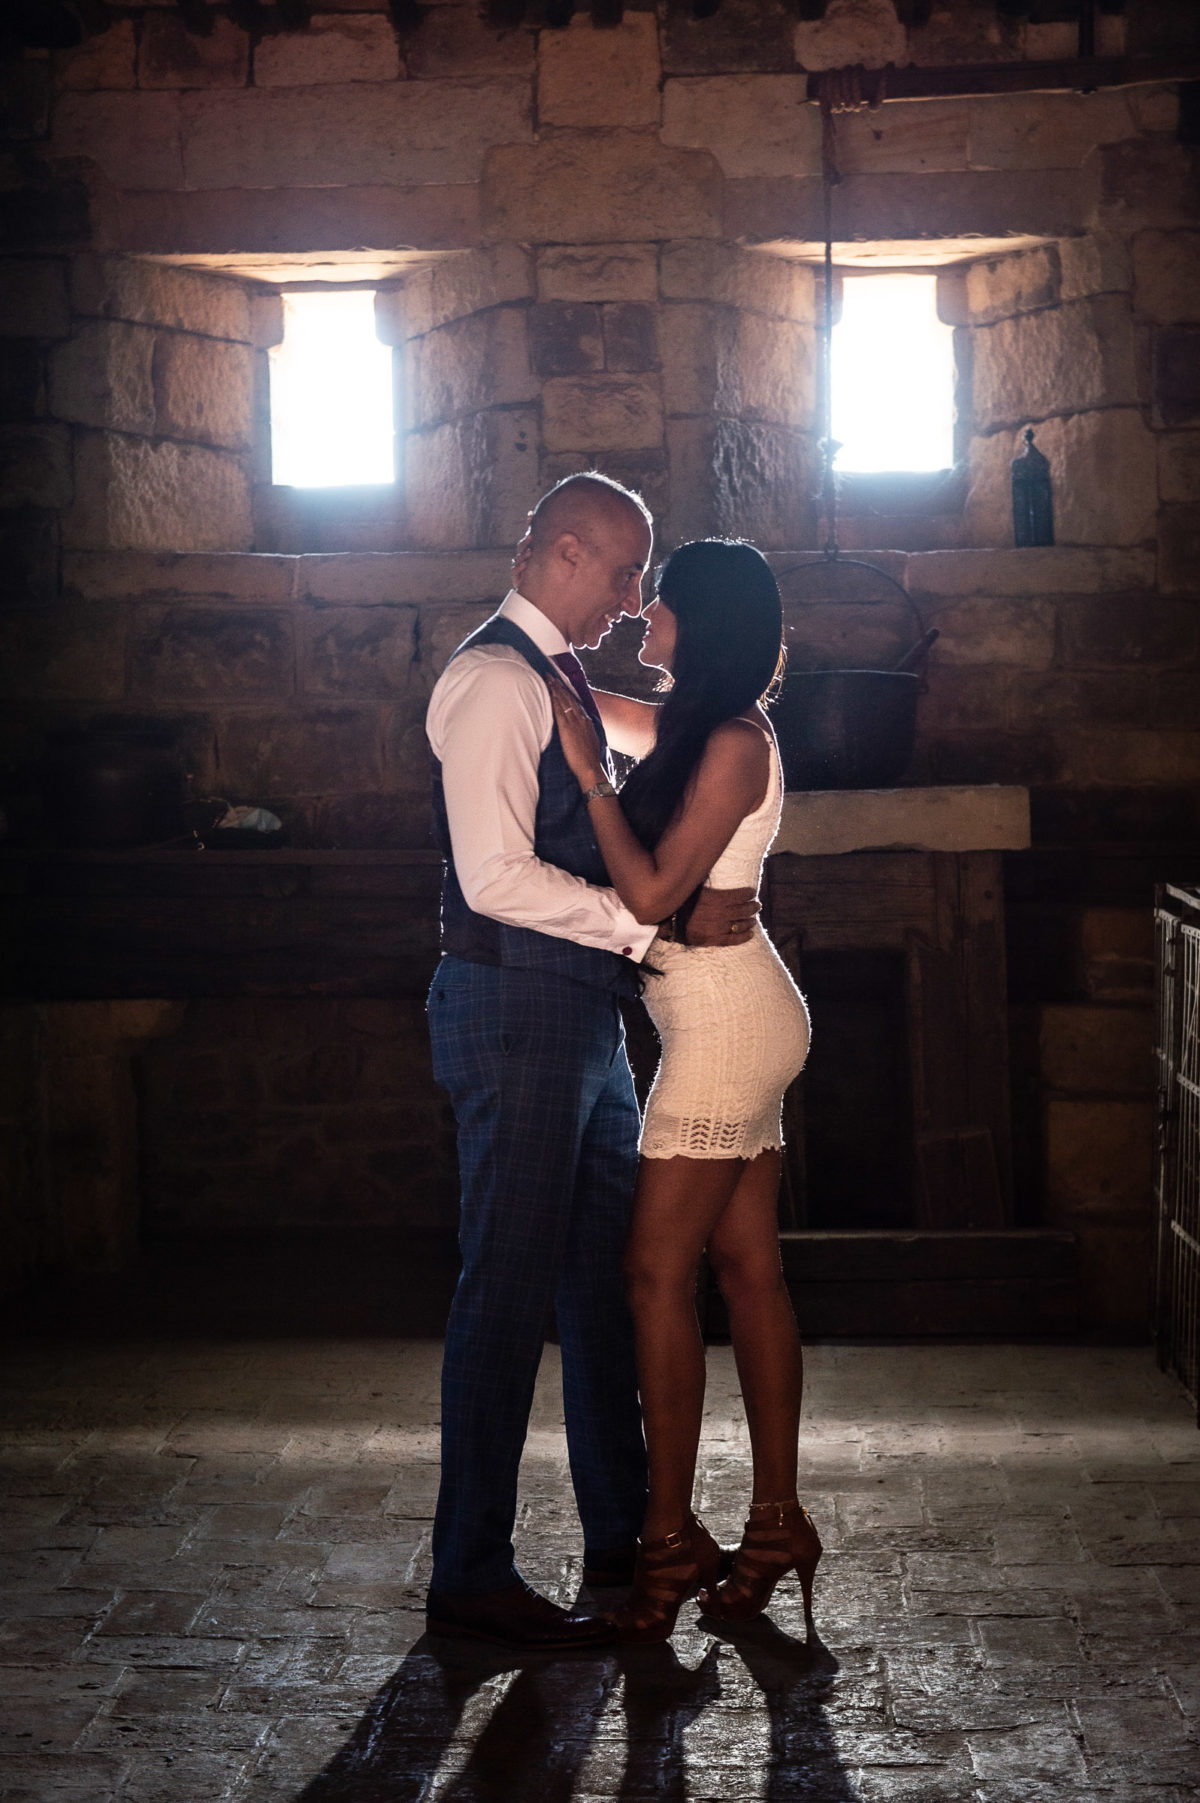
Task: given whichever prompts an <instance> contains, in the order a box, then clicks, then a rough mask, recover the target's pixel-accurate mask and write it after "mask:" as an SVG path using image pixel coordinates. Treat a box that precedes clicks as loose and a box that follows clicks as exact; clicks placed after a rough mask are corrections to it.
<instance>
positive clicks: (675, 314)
mask: <svg viewBox="0 0 1200 1803" xmlns="http://www.w3.org/2000/svg"><path fill="white" fill-rule="evenodd" d="M659 328H660V329H659V341H660V345H661V351H662V388H663V404H664V406H665V407H666V410H667V412H668V414H671V415H678V414H689V413H697V414H705V413H707V414H711V413H736V412H737V411H738V400H739V396H738V389H737V331H738V320H737V315H736V313H734V312H733V310H732V309H731V308H729V307H714V306H701V305H692V304H689V303H687V302H682V303H679V302H677V303H673V304H669V305H667V306H664V307H663V308H662V310H661V315H660V320H659Z"/></svg>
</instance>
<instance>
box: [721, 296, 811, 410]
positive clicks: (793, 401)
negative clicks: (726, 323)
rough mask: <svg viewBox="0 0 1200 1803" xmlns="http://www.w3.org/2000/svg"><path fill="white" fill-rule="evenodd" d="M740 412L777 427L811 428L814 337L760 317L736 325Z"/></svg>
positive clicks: (754, 315)
mask: <svg viewBox="0 0 1200 1803" xmlns="http://www.w3.org/2000/svg"><path fill="white" fill-rule="evenodd" d="M737 380H738V390H739V395H740V406H739V409H738V411H739V413H740V414H741V415H742V417H743V418H745V419H752V420H769V421H772V422H774V423H775V424H777V425H785V426H800V427H805V426H808V425H810V424H811V421H812V416H813V409H814V407H815V404H816V347H815V345H814V343H813V338H812V334H811V333H810V332H805V331H803V330H802V329H800V328H797V327H796V326H795V325H793V324H792V323H791V322H790V321H788V320H780V319H768V318H767V317H765V315H763V314H761V313H743V314H740V315H739V317H738V321H737Z"/></svg>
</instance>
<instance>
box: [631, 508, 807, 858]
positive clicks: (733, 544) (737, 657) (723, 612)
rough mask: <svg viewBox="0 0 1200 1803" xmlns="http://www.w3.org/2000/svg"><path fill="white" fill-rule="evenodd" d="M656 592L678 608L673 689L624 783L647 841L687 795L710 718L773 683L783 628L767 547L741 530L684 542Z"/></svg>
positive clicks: (737, 710)
mask: <svg viewBox="0 0 1200 1803" xmlns="http://www.w3.org/2000/svg"><path fill="white" fill-rule="evenodd" d="M655 593H656V595H657V597H658V599H659V600H660V601H661V602H662V604H663V606H664V607H667V608H669V609H670V610H671V613H672V614H673V615H674V616H675V655H674V659H673V667H672V670H671V678H672V682H671V690H670V693H669V694H668V696H667V698H666V700H665V701H664V702H663V704H662V708H661V710H660V712H659V716H658V737H657V739H656V741H655V745H654V750H653V751H651V752H649V753H648V754H647V756H646V757H645V758H643V759H642V762H641V763H640V764H638V765H636V766H635V768H634V769H633V770H632V771H631V772H630V774H629V776H628V778H627V780H626V782H625V784H624V786H623V787H622V789H621V807H622V808H623V810H624V812H625V818H626V819H627V820H628V821H629V824H630V826H631V827H632V828H633V830H634V832H635V833H636V834H637V836H638V838H639V839H640V840H641V842H642V844H643V845H644V846H646V847H647V848H648V849H649V850H653V848H654V847H655V846H656V845H657V844H658V841H659V840H660V839H661V837H662V835H663V833H664V831H665V830H666V827H667V823H668V822H669V821H670V819H671V818H672V816H673V815H674V813H675V811H676V809H677V808H678V806H679V804H680V802H681V801H682V799H683V794H684V790H685V789H686V788H687V785H688V781H689V778H690V777H691V775H692V772H693V771H694V770H695V768H696V765H697V764H698V763H699V761H700V759H701V757H702V756H703V754H704V747H705V745H706V744H707V743H708V737H709V734H710V733H711V732H712V730H713V728H714V727H717V726H719V725H720V724H721V722H722V721H723V720H731V719H733V717H734V716H735V715H736V714H741V713H744V712H745V710H746V709H747V708H748V707H749V706H750V705H751V704H752V703H753V702H755V701H759V700H761V698H762V697H763V696H764V695H765V694H766V692H767V690H768V689H769V688H770V686H771V683H772V681H773V680H774V678H775V676H776V674H777V672H778V670H779V667H780V661H781V656H782V653H781V641H782V638H783V609H782V607H781V605H780V601H779V586H778V584H777V583H776V581H775V578H774V576H773V575H772V574H771V567H770V565H769V564H768V562H767V560H766V558H765V557H764V556H763V554H762V552H761V551H758V550H756V549H755V547H754V546H753V545H750V544H747V543H746V542H745V541H744V540H743V539H729V538H702V539H696V540H694V541H693V542H692V543H691V544H687V545H680V547H679V549H678V550H677V551H672V553H671V555H670V556H669V557H668V558H667V559H666V561H665V563H663V564H662V565H661V567H660V569H659V571H658V575H657V577H656V579H655Z"/></svg>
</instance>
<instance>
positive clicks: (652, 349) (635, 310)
mask: <svg viewBox="0 0 1200 1803" xmlns="http://www.w3.org/2000/svg"><path fill="white" fill-rule="evenodd" d="M600 311H601V314H602V317H603V323H604V367H605V368H606V369H611V370H626V371H629V372H631V373H636V372H637V371H640V370H647V369H654V368H656V367H657V364H658V331H657V325H656V318H655V309H654V308H653V307H649V306H645V305H643V304H642V303H640V302H638V301H610V302H608V303H607V305H605V306H603V307H602V308H601V310H600Z"/></svg>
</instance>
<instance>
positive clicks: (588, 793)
mask: <svg viewBox="0 0 1200 1803" xmlns="http://www.w3.org/2000/svg"><path fill="white" fill-rule="evenodd" d="M616 792H617V791H616V790H615V789H614V788H613V786H612V784H611V783H610V782H608V781H605V782H599V783H593V784H592V786H591V788H590V789H585V790H584V791H583V799H584V801H597V800H599V799H600V797H601V796H604V795H615V794H616Z"/></svg>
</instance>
